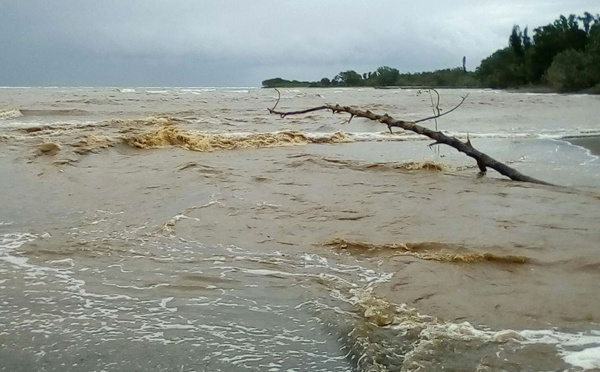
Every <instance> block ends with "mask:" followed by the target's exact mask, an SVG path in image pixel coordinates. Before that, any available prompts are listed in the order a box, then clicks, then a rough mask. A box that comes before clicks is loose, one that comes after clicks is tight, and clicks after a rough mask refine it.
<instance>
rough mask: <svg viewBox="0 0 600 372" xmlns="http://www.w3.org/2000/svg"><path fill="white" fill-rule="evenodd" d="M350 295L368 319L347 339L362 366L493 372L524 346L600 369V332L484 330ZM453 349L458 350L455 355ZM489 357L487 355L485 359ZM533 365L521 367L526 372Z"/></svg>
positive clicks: (367, 294)
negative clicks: (471, 352) (471, 353)
mask: <svg viewBox="0 0 600 372" xmlns="http://www.w3.org/2000/svg"><path fill="white" fill-rule="evenodd" d="M350 295H351V297H349V298H341V299H342V300H345V301H346V302H348V303H351V304H353V305H354V306H355V307H356V309H357V312H358V314H359V317H361V318H362V319H363V320H364V322H361V321H360V320H359V321H358V322H357V323H356V324H355V325H354V327H353V328H352V329H351V330H350V331H349V332H347V333H346V334H345V335H344V336H343V338H347V339H345V340H344V341H345V343H346V344H347V345H348V348H349V349H350V350H349V351H350V354H351V355H353V356H355V357H356V359H357V363H356V364H357V365H358V367H359V369H360V370H388V369H385V368H388V367H392V366H393V367H397V370H402V371H412V370H415V371H416V370H438V369H439V367H440V366H446V367H448V368H449V369H454V368H452V367H453V366H454V367H456V368H458V369H460V370H486V371H488V370H496V369H502V367H505V366H506V361H507V359H505V356H506V354H505V353H506V352H507V351H509V350H514V349H519V350H520V353H524V354H527V353H528V351H527V350H528V349H531V350H532V351H531V352H532V353H533V355H538V354H539V352H540V348H544V347H546V348H547V349H548V353H549V354H548V355H549V356H551V355H552V353H555V355H556V357H557V358H560V359H562V361H563V362H564V363H566V365H571V366H573V367H575V368H582V369H586V370H587V369H594V368H600V347H598V345H599V344H600V331H594V330H591V331H587V332H577V333H567V332H560V331H557V330H555V329H547V330H544V329H542V330H527V329H526V330H512V329H503V330H490V329H481V328H478V327H475V326H473V325H471V324H470V323H469V322H462V323H454V322H450V321H443V320H440V319H438V318H436V317H433V316H429V315H424V314H421V313H419V312H418V310H417V309H414V308H411V307H409V306H408V305H406V304H400V305H397V304H394V303H391V302H388V301H386V300H385V299H382V298H379V297H376V296H374V295H373V294H372V293H371V291H370V290H364V289H354V290H350ZM449 348H450V349H451V350H453V351H454V352H452V353H449V352H448V349H449ZM474 349H477V350H479V357H477V358H473V359H469V358H468V357H467V356H466V355H468V354H469V353H468V350H474ZM457 350H462V351H465V352H464V353H461V352H457ZM399 354H400V355H399ZM463 354H464V355H465V356H462V355H463ZM502 354H504V355H505V356H501V355H502ZM483 355H487V356H486V357H485V358H481V356H483ZM560 359H559V360H560ZM533 363H535V366H536V367H537V368H540V367H541V366H542V365H543V364H542V365H540V363H543V362H541V361H539V360H538V361H533ZM548 363H549V364H548V367H551V366H552V363H555V362H552V358H548ZM469 364H472V365H470V366H469ZM467 366H469V367H467ZM378 367H383V368H378ZM531 367H533V365H530V366H529V367H528V366H526V365H521V368H522V369H523V370H530V368H531ZM551 369H552V370H554V369H555V368H551ZM564 370H569V369H568V368H565V369H564Z"/></svg>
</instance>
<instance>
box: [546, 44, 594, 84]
mask: <svg viewBox="0 0 600 372" xmlns="http://www.w3.org/2000/svg"><path fill="white" fill-rule="evenodd" d="M587 67H588V62H587V56H586V55H585V53H584V52H581V51H577V50H574V49H567V50H565V51H563V52H561V53H559V54H558V55H557V56H556V57H554V60H553V61H552V65H550V68H549V69H548V72H547V74H546V80H547V81H548V82H549V83H550V85H551V86H552V87H553V88H555V89H558V90H559V91H563V92H568V91H575V90H581V89H585V88H588V87H590V86H591V85H592V81H591V79H590V76H589V71H588V69H587Z"/></svg>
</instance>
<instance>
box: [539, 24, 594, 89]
mask: <svg viewBox="0 0 600 372" xmlns="http://www.w3.org/2000/svg"><path fill="white" fill-rule="evenodd" d="M534 31H535V35H534V36H533V54H532V61H531V62H532V63H531V70H530V79H531V81H532V82H534V83H537V82H540V81H541V77H542V76H543V75H544V73H545V72H546V70H548V68H549V67H550V65H551V64H552V60H553V59H554V57H555V56H556V55H558V54H559V53H561V52H563V51H565V50H567V49H573V50H575V51H582V50H584V49H585V46H586V44H587V33H586V32H585V31H584V30H582V29H580V28H579V24H578V20H577V17H576V16H575V15H573V14H571V15H570V16H569V17H568V18H566V17H565V16H562V15H561V16H560V18H559V19H557V20H556V21H554V23H553V24H549V25H546V26H542V27H538V28H536V29H535V30H534Z"/></svg>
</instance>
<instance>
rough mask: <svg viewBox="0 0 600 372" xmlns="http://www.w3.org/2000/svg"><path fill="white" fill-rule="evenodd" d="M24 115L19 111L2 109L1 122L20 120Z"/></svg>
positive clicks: (0, 113)
mask: <svg viewBox="0 0 600 372" xmlns="http://www.w3.org/2000/svg"><path fill="white" fill-rule="evenodd" d="M21 116H23V113H21V111H19V110H17V109H0V120H8V119H14V118H20V117H21Z"/></svg>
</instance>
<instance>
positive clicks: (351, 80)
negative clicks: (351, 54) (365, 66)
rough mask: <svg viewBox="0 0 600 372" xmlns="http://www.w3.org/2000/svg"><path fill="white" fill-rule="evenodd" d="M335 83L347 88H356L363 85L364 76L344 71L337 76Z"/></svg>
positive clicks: (352, 71) (334, 79)
mask: <svg viewBox="0 0 600 372" xmlns="http://www.w3.org/2000/svg"><path fill="white" fill-rule="evenodd" d="M333 81H334V82H336V84H335V85H340V86H346V87H355V86H360V85H362V82H363V81H362V76H361V75H360V74H359V73H357V72H356V71H354V70H348V71H342V72H340V73H339V74H337V75H336V76H335V77H334V78H333Z"/></svg>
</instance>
